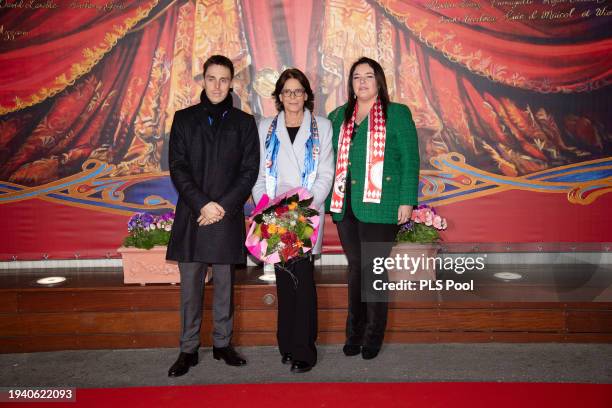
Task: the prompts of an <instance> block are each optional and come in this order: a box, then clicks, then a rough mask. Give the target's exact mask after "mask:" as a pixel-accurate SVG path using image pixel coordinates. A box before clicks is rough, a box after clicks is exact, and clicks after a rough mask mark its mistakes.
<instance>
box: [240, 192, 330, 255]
mask: <svg viewBox="0 0 612 408" xmlns="http://www.w3.org/2000/svg"><path fill="white" fill-rule="evenodd" d="M312 200H313V197H312V194H311V193H309V192H308V190H306V189H304V188H302V187H298V188H295V189H293V190H290V191H288V192H286V193H284V194H282V195H280V196H278V197H276V198H275V199H273V200H270V198H269V197H268V196H267V195H265V194H264V196H263V197H262V198H261V200H259V203H258V204H257V207H255V210H253V214H252V215H251V220H252V223H251V227H250V230H249V233H248V235H247V239H246V242H245V244H246V247H247V248H248V250H249V252H250V253H251V254H253V256H255V257H256V258H257V259H259V260H261V261H264V262H265V263H269V264H278V263H280V264H283V265H285V264H286V263H287V262H288V261H289V260H291V259H294V258H298V257H301V256H304V255H305V254H306V253H308V251H310V250H312V248H313V246H314V244H315V243H316V242H317V236H318V232H319V212H318V211H317V210H316V209H314V208H312V207H311V205H312Z"/></svg>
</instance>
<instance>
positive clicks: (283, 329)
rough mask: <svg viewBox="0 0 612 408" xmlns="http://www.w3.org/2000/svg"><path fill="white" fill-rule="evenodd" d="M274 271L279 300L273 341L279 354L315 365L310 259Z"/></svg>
mask: <svg viewBox="0 0 612 408" xmlns="http://www.w3.org/2000/svg"><path fill="white" fill-rule="evenodd" d="M287 269H289V270H290V271H291V273H292V274H293V275H294V276H295V278H296V279H297V287H296V285H295V282H294V280H293V278H292V277H291V275H290V274H289V272H287V271H284V270H282V269H280V268H278V267H277V268H275V269H274V270H275V273H276V293H277V300H278V326H277V332H276V338H277V340H278V347H279V350H280V352H281V354H285V353H291V355H292V356H293V360H297V361H305V362H307V363H309V364H313V365H314V364H315V363H316V362H317V347H316V346H315V341H316V340H317V289H316V287H315V282H314V261H313V260H312V257H310V256H309V257H307V258H304V259H300V260H299V261H297V262H293V263H292V264H290V266H288V267H287Z"/></svg>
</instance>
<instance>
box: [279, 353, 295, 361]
mask: <svg viewBox="0 0 612 408" xmlns="http://www.w3.org/2000/svg"><path fill="white" fill-rule="evenodd" d="M291 361H293V356H292V355H291V353H283V358H281V363H283V364H291Z"/></svg>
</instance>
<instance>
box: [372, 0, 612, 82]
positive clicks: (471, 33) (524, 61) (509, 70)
mask: <svg viewBox="0 0 612 408" xmlns="http://www.w3.org/2000/svg"><path fill="white" fill-rule="evenodd" d="M377 3H378V4H379V5H380V6H381V8H382V9H383V10H384V11H385V12H386V13H388V14H389V15H390V16H392V18H393V19H395V20H396V21H397V22H398V23H400V24H401V25H402V26H404V27H405V28H406V29H407V30H409V31H410V32H411V33H412V35H413V36H414V37H415V38H418V39H419V41H420V42H421V43H422V44H423V45H424V46H427V47H428V48H430V49H432V50H434V51H436V52H439V53H442V54H444V55H445V56H446V57H447V58H448V59H449V60H452V61H454V62H456V63H458V64H460V65H461V66H463V67H464V68H466V69H468V70H469V71H471V72H473V73H476V74H479V75H483V76H485V77H487V78H489V79H492V80H494V81H498V82H501V83H503V84H506V85H509V86H512V87H518V88H522V89H528V90H533V91H537V92H577V91H578V92H580V91H591V90H594V89H599V88H601V87H603V86H606V85H608V84H610V83H611V81H612V59H611V58H610V52H611V50H612V38H610V28H609V24H610V19H609V18H606V17H602V18H599V17H594V16H593V14H594V13H596V11H591V18H588V19H587V18H586V17H582V13H583V12H585V11H586V10H592V9H593V4H590V3H589V4H586V3H582V4H580V3H576V4H575V7H573V9H574V12H573V13H571V15H570V14H569V12H567V13H565V14H567V18H564V19H563V20H562V22H560V20H556V19H554V18H546V17H544V16H553V15H554V13H558V14H560V13H561V12H562V10H561V9H559V8H555V7H553V6H543V5H542V4H535V2H534V3H533V4H532V5H531V7H530V6H529V5H527V6H522V7H521V8H520V10H521V11H520V12H519V11H518V10H517V9H514V8H513V7H511V6H504V5H500V6H492V5H491V3H490V2H484V1H482V2H478V5H479V7H478V9H477V10H476V11H473V12H471V13H466V9H465V8H459V7H456V8H444V7H440V8H436V7H435V5H436V4H440V3H444V2H436V1H430V0H416V1H400V0H379V1H377ZM466 3H470V2H466ZM500 3H501V4H504V2H500ZM604 6H605V4H604ZM428 7H430V8H428ZM601 8H602V9H603V6H601ZM512 10H514V11H512ZM567 10H571V9H570V8H568V7H566V8H564V9H563V11H567ZM534 13H535V14H534ZM546 13H551V14H546ZM532 14H533V15H534V16H535V17H536V18H534V19H532V20H530V19H529V16H531V15H532ZM466 15H469V16H470V18H471V19H470V20H467V22H465V21H466ZM506 15H508V16H513V15H514V16H516V17H517V18H518V16H519V15H522V17H523V19H521V20H512V19H507V18H505V16H506ZM483 16H484V17H485V18H488V19H489V21H487V22H482V23H480V22H477V19H479V18H483ZM445 19H446V20H447V21H448V22H445ZM490 19H494V20H493V21H494V23H492V22H491V20H490ZM474 20H476V21H474ZM587 20H588V21H587Z"/></svg>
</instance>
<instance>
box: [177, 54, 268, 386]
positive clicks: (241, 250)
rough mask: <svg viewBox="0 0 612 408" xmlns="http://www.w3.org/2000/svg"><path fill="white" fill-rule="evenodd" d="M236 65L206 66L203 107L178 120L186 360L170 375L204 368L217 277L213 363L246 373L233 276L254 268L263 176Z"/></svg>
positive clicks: (224, 61) (216, 62)
mask: <svg viewBox="0 0 612 408" xmlns="http://www.w3.org/2000/svg"><path fill="white" fill-rule="evenodd" d="M233 76H234V66H233V64H232V62H231V61H230V60H229V59H228V58H226V57H224V56H221V55H214V56H212V57H210V58H209V59H208V60H207V61H206V62H205V63H204V90H203V92H202V96H201V103H200V104H198V105H194V106H191V107H189V108H187V109H183V110H180V111H178V112H176V113H175V115H174V121H173V122H172V130H171V133H170V143H169V147H170V148H169V167H170V177H171V178H172V182H173V183H174V186H175V187H176V190H177V191H178V202H177V205H176V217H175V220H174V225H173V226H172V234H171V236H170V243H169V244H168V252H167V254H166V258H167V259H169V260H174V261H178V266H179V271H180V274H181V352H180V354H179V357H178V359H177V361H176V362H175V363H174V364H173V365H172V367H171V368H170V370H169V371H168V375H169V376H170V377H178V376H181V375H183V374H186V373H187V372H188V371H189V368H190V367H192V366H195V365H196V364H197V363H198V347H199V346H200V327H201V324H202V304H203V297H204V276H205V274H206V269H207V267H208V265H209V264H211V265H212V270H213V283H214V284H213V287H214V294H213V321H214V325H213V327H214V328H213V357H214V358H215V359H217V360H219V359H223V360H224V361H225V362H226V363H227V364H229V365H235V366H239V365H244V364H246V360H245V359H244V358H242V357H241V356H240V355H239V354H238V353H237V352H236V351H235V350H234V349H233V347H232V345H231V343H230V340H231V336H232V327H233V304H232V275H233V269H234V265H235V264H238V263H245V262H246V248H245V246H244V241H245V225H244V214H243V208H244V204H245V202H246V200H247V199H248V197H249V194H250V191H251V188H252V187H253V185H254V184H255V181H256V179H257V174H258V171H259V138H258V135H257V127H256V125H255V120H254V119H253V116H251V115H249V114H247V113H245V112H243V111H241V110H239V109H236V108H233V106H232V96H231V94H230V86H231V81H232V79H233Z"/></svg>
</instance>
